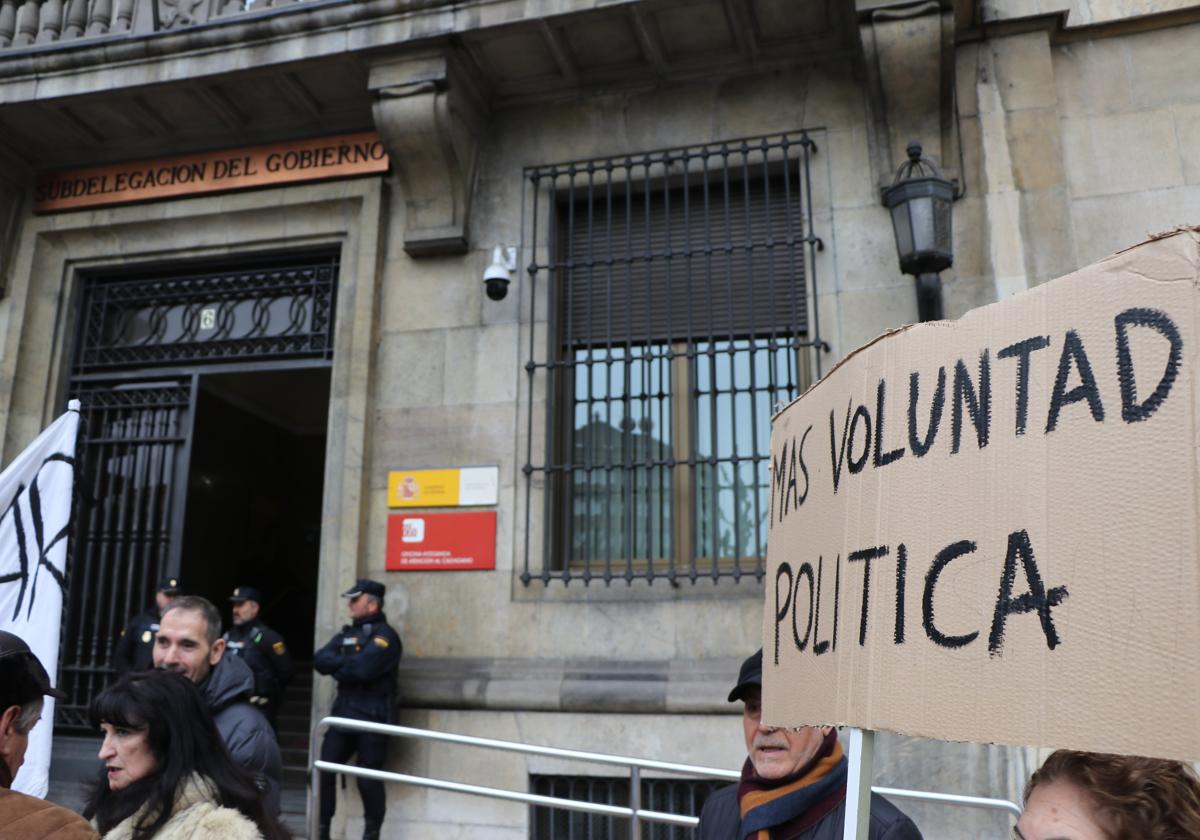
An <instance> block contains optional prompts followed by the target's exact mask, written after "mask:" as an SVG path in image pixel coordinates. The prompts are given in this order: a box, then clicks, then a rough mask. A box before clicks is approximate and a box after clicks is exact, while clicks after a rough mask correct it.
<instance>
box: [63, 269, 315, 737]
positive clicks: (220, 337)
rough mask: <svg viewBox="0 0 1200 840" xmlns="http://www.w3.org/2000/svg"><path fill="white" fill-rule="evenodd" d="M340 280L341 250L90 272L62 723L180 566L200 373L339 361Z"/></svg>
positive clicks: (78, 356)
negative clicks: (133, 272) (133, 620)
mask: <svg viewBox="0 0 1200 840" xmlns="http://www.w3.org/2000/svg"><path fill="white" fill-rule="evenodd" d="M336 286H337V255H336V254H330V253H324V254H313V253H308V254H298V255H297V254H290V255H274V256H269V257H266V258H255V259H246V260H240V261H238V263H236V264H233V265H230V266H206V267H204V268H203V269H202V270H196V269H194V268H186V267H185V268H184V269H182V270H180V269H176V270H172V271H164V270H159V271H156V272H154V273H143V274H141V275H138V276H130V275H123V276H111V275H110V276H105V277H94V278H88V279H86V280H85V286H84V293H83V301H82V305H81V308H80V331H79V339H78V345H77V348H76V353H75V363H74V369H73V373H72V378H71V388H70V391H71V396H72V397H74V398H78V399H79V400H80V401H81V402H82V414H81V419H82V423H81V425H80V433H79V445H78V453H77V456H78V461H77V463H78V464H79V465H80V469H79V471H78V473H77V476H78V479H77V482H78V483H77V493H76V511H75V531H74V538H73V540H72V544H71V548H70V552H71V557H70V561H69V563H70V565H69V567H68V584H67V596H66V602H65V603H66V609H65V611H64V613H63V633H62V643H61V654H60V657H59V663H60V665H59V668H60V674H59V685H60V686H61V687H62V688H63V690H64V691H66V692H67V696H68V699H67V700H65V701H63V702H61V703H59V704H58V707H57V709H58V719H59V723H60V724H61V725H64V726H67V727H86V726H88V720H87V708H88V704H89V703H90V702H91V699H92V697H93V696H94V695H95V694H96V692H98V691H99V690H100V689H101V688H103V687H104V685H105V684H106V683H107V682H108V680H109V679H110V676H111V674H112V670H113V669H112V650H113V646H114V645H115V643H116V640H117V638H118V636H119V634H120V631H121V628H122V627H123V626H124V624H125V622H126V620H127V619H128V618H129V617H130V616H132V615H134V614H136V613H138V612H141V611H142V610H144V609H146V608H147V607H148V606H150V605H151V604H152V603H153V596H154V591H155V587H156V585H157V582H158V581H159V580H161V579H162V578H164V577H166V576H168V575H176V574H178V573H179V566H180V555H181V552H182V543H183V522H184V512H185V510H184V509H185V506H186V501H187V485H188V481H187V477H188V468H189V463H190V460H191V441H192V430H193V424H194V420H195V406H196V395H197V392H198V389H199V382H200V377H201V375H202V374H203V373H205V372H208V371H214V370H221V371H228V370H231V369H241V370H263V369H271V368H276V367H278V366H280V365H281V364H288V365H293V364H301V365H312V364H318V365H321V364H325V365H327V364H329V363H330V360H331V359H332V353H333V311H334V297H335V293H336Z"/></svg>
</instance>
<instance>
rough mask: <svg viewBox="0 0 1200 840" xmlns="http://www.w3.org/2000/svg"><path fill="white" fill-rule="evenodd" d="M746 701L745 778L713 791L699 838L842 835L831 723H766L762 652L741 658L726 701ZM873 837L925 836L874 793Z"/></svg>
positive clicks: (801, 839)
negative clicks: (786, 725) (794, 726)
mask: <svg viewBox="0 0 1200 840" xmlns="http://www.w3.org/2000/svg"><path fill="white" fill-rule="evenodd" d="M739 700H740V701H741V702H742V703H744V704H745V708H744V710H743V713H742V723H743V727H744V729H745V734H746V750H747V752H748V753H749V755H748V757H747V758H746V763H745V764H744V765H743V766H742V780H741V781H740V782H738V783H737V784H734V785H729V786H728V787H724V788H721V789H720V790H718V791H716V792H715V793H713V794H712V795H711V796H709V797H708V800H707V801H706V802H705V803H704V809H703V810H702V811H701V812H700V826H699V828H698V829H697V832H696V837H697V840H842V832H843V826H844V823H845V818H846V757H845V755H843V753H842V748H841V745H839V744H838V740H837V732H836V731H835V730H834V729H833V728H832V727H817V726H802V727H800V728H799V729H777V728H775V727H773V726H764V725H763V723H762V651H761V650H760V651H759V652H758V653H756V654H754V655H753V656H751V657H750V658H749V659H747V660H746V661H745V662H743V663H742V668H741V671H740V673H739V674H738V681H737V685H735V686H734V687H733V691H731V692H729V702H730V703H736V702H738V701H739ZM868 836H869V837H870V840H921V832H919V831H918V830H917V827H916V825H914V824H913V821H912V820H910V819H909V818H908V817H907V816H905V815H904V813H903V812H901V811H900V810H899V809H898V808H896V807H895V806H894V805H892V804H891V803H890V802H888V801H887V800H886V799H884V798H882V797H880V796H876V795H875V794H871V825H870V828H869V833H868Z"/></svg>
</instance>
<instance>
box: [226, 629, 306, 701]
mask: <svg viewBox="0 0 1200 840" xmlns="http://www.w3.org/2000/svg"><path fill="white" fill-rule="evenodd" d="M225 649H226V650H227V651H229V653H231V654H233V655H234V656H238V657H241V658H242V659H243V660H245V662H246V664H247V665H249V666H250V670H251V671H253V672H254V693H255V694H256V695H258V696H260V697H275V696H277V695H278V694H279V693H280V692H282V691H283V689H284V687H285V686H287V684H288V682H289V681H291V679H292V674H293V673H294V672H295V670H296V669H295V666H294V665H293V664H292V658H291V657H290V656H288V652H287V645H286V644H284V641H283V637H282V636H280V635H279V634H278V633H276V632H275V631H274V630H272V629H271V628H270V627H268V626H267V625H265V624H263V623H262V622H261V621H259V620H258V619H254V620H253V621H248V622H246V623H245V624H242V625H236V624H235V625H234V626H233V627H230V628H229V632H227V633H226V634H225Z"/></svg>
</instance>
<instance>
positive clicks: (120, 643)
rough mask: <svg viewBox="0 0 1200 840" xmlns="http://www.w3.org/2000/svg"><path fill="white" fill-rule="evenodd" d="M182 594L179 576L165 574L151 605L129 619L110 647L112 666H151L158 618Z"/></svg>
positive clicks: (140, 668) (131, 668) (120, 670)
mask: <svg viewBox="0 0 1200 840" xmlns="http://www.w3.org/2000/svg"><path fill="white" fill-rule="evenodd" d="M182 594H183V587H181V586H180V585H179V578H173V577H170V578H166V579H165V580H163V581H162V582H161V583H159V585H158V589H157V590H156V591H155V593H154V609H152V610H146V612H143V613H138V614H137V615H135V616H134V617H133V618H131V619H129V623H128V624H126V625H125V629H124V630H122V631H121V636H120V638H118V639H117V645H116V647H115V648H114V649H113V666H114V667H115V668H116V669H117V673H118V674H124V673H125V672H126V671H144V670H146V669H147V668H152V667H153V666H154V636H155V634H156V633H158V620H159V619H160V618H161V617H162V614H163V610H165V609H166V608H167V604H169V603H171V602H172V601H173V600H175V599H176V598H178V597H179V596H180V595H182Z"/></svg>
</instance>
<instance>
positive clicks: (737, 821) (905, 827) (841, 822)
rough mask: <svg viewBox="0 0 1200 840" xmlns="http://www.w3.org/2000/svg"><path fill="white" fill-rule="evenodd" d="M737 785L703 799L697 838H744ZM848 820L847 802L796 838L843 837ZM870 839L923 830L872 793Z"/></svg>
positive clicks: (916, 838) (915, 839) (904, 837)
mask: <svg viewBox="0 0 1200 840" xmlns="http://www.w3.org/2000/svg"><path fill="white" fill-rule="evenodd" d="M737 789H738V786H737V785H736V784H733V785H729V786H727V787H723V788H721V789H720V790H717V791H715V792H714V793H712V794H711V795H710V796H709V797H708V799H706V800H705V801H704V808H703V809H701V811H700V825H699V826H698V827H697V828H696V840H743V838H742V837H740V836H738V826H740V825H741V823H742V815H741V813H740V811H739V810H738V800H737ZM845 823H846V803H845V802H843V803H842V804H841V805H839V806H838V807H836V808H834V809H833V810H832V811H830V812H829V813H828V814H826V815H825V817H824V819H822V820H821V821H820V822H818V823H817V824H816V825H813V826H811V827H809V828H808V829H806V830H805V831H804V832H803V833H801V834H800V835H799V836H798V837H797V840H842V833H843V829H844V827H845ZM867 832H868V833H867V836H868V837H870V838H871V840H921V832H920V831H918V830H917V826H916V825H915V824H914V823H913V821H912V820H910V819H909V818H908V817H907V816H905V815H904V813H903V812H902V811H901V810H900V809H899V808H897V807H896V806H895V805H893V804H892V803H890V802H888V801H887V800H886V799H884V798H883V797H882V796H878V795H876V794H874V793H873V794H871V825H870V827H869V828H868V830H867Z"/></svg>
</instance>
